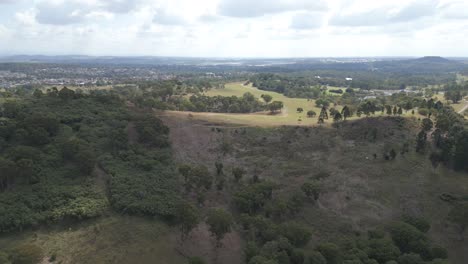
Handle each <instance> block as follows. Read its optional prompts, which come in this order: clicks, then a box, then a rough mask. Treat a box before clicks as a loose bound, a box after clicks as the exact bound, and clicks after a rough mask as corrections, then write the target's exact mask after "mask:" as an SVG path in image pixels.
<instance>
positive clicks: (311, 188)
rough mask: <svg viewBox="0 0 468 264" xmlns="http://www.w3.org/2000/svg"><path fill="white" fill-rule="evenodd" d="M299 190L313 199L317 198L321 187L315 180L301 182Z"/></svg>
mask: <svg viewBox="0 0 468 264" xmlns="http://www.w3.org/2000/svg"><path fill="white" fill-rule="evenodd" d="M301 190H302V191H303V192H304V194H305V195H306V196H307V197H309V198H313V199H314V200H318V198H319V195H320V191H321V187H320V185H319V184H318V183H317V182H305V183H304V184H302V186H301Z"/></svg>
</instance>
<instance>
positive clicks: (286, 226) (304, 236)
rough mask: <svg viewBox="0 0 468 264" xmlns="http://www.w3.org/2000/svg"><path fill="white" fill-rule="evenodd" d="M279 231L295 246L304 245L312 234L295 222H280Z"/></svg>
mask: <svg viewBox="0 0 468 264" xmlns="http://www.w3.org/2000/svg"><path fill="white" fill-rule="evenodd" d="M280 233H281V235H283V236H284V237H286V238H287V239H288V240H289V241H290V242H291V244H293V245H294V246H296V247H303V246H305V245H306V244H307V243H308V242H309V240H310V238H311V236H312V234H311V233H310V231H309V230H308V229H307V228H306V227H305V226H303V225H300V224H298V223H295V222H287V223H283V224H281V226H280Z"/></svg>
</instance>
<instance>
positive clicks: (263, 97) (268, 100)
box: [261, 94, 273, 104]
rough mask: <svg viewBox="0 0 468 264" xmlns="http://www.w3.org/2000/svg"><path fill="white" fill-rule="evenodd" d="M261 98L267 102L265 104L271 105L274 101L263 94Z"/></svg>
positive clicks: (269, 96)
mask: <svg viewBox="0 0 468 264" xmlns="http://www.w3.org/2000/svg"><path fill="white" fill-rule="evenodd" d="M261 98H262V99H263V101H265V103H267V104H268V103H270V102H271V100H273V97H272V96H271V95H269V94H262V95H261Z"/></svg>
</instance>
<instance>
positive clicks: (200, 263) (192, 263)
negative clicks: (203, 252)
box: [188, 257, 206, 264]
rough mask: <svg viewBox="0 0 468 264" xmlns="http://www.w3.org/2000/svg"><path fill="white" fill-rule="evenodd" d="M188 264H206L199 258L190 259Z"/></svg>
mask: <svg viewBox="0 0 468 264" xmlns="http://www.w3.org/2000/svg"><path fill="white" fill-rule="evenodd" d="M188 264H206V262H205V261H204V260H203V259H202V258H200V257H190V258H189V260H188Z"/></svg>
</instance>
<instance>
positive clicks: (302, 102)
mask: <svg viewBox="0 0 468 264" xmlns="http://www.w3.org/2000/svg"><path fill="white" fill-rule="evenodd" d="M333 89H335V88H333ZM246 92H250V93H252V94H253V95H254V96H255V97H257V98H260V96H261V95H262V94H268V95H271V96H272V97H273V101H282V102H283V103H284V108H283V110H282V111H281V113H278V114H275V115H272V114H270V112H268V111H265V112H258V113H248V114H229V113H205V112H203V113H198V112H184V111H165V113H164V114H165V115H168V116H174V117H178V118H181V117H186V118H189V119H195V120H204V121H209V122H213V123H222V124H233V125H246V126H260V127H271V126H281V125H301V126H313V125H317V117H314V118H308V117H307V111H309V110H313V111H315V112H316V113H317V116H318V115H319V113H320V108H318V107H316V106H315V100H308V99H305V98H290V97H286V96H284V95H283V94H280V93H276V92H271V91H263V90H259V89H257V88H255V87H252V85H243V84H242V83H239V82H237V83H228V84H226V85H225V88H223V89H212V90H209V91H208V92H206V93H205V95H207V96H217V95H220V96H233V95H234V96H242V95H243V94H244V93H246ZM299 107H301V108H302V109H304V112H302V113H298V112H297V111H296V110H297V108H299ZM335 108H336V109H337V110H338V111H341V108H342V106H336V107H335ZM375 116H383V115H382V114H381V113H380V112H376V114H375ZM403 116H407V117H411V116H412V115H411V111H409V112H407V113H404V114H403ZM414 117H422V116H420V115H418V114H415V115H414ZM349 119H351V120H352V119H359V117H357V116H353V117H351V118H349ZM325 123H326V124H331V123H333V120H332V118H330V119H328V120H325Z"/></svg>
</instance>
